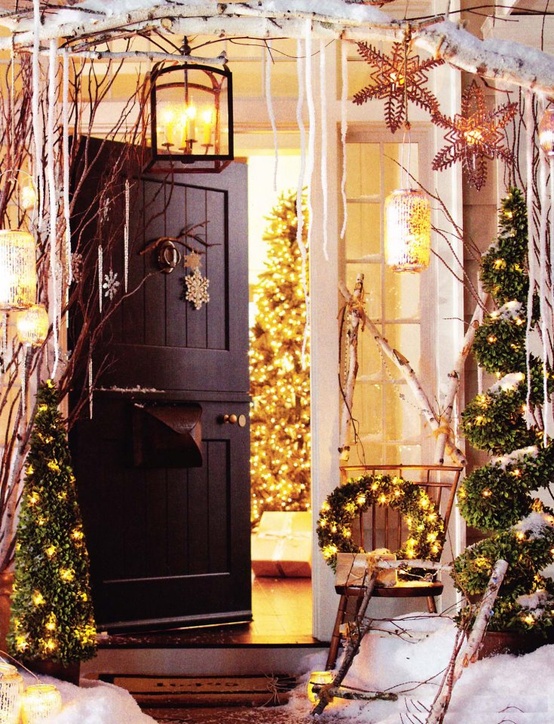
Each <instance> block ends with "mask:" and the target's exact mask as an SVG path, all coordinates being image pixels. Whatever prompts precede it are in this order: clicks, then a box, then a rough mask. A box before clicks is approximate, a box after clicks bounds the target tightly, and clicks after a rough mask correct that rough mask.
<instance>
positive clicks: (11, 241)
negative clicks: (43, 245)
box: [0, 229, 37, 310]
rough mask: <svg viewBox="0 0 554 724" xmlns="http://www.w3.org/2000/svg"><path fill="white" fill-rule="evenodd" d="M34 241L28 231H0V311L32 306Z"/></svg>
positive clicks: (34, 263) (35, 278)
mask: <svg viewBox="0 0 554 724" xmlns="http://www.w3.org/2000/svg"><path fill="white" fill-rule="evenodd" d="M36 293H37V269H36V250H35V240H34V239H33V236H32V235H31V234H29V232H28V231H12V230H11V229H2V230H0V309H5V310H10V309H26V308H27V307H30V306H31V305H32V304H34V303H35V300H36Z"/></svg>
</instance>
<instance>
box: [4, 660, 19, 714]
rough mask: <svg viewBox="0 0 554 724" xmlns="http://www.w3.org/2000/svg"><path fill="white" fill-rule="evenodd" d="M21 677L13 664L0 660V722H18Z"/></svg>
mask: <svg viewBox="0 0 554 724" xmlns="http://www.w3.org/2000/svg"><path fill="white" fill-rule="evenodd" d="M22 691H23V677H22V676H21V674H19V673H18V671H17V669H16V667H15V666H12V664H7V663H4V662H0V723H1V724H18V722H19V711H20V707H21V693H22Z"/></svg>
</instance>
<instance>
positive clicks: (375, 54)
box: [352, 42, 444, 133]
mask: <svg viewBox="0 0 554 724" xmlns="http://www.w3.org/2000/svg"><path fill="white" fill-rule="evenodd" d="M358 52H359V53H360V55H361V56H362V58H363V59H364V60H365V61H366V62H367V63H369V65H373V66H375V70H374V71H373V72H372V73H371V75H370V79H371V82H370V83H369V84H368V85H367V86H366V87H365V88H362V90H359V91H358V92H357V93H354V95H353V97H352V100H353V101H354V103H356V104H357V105H362V103H365V102H366V101H369V100H372V99H378V100H384V101H385V123H386V124H387V126H388V128H389V129H390V130H391V131H392V133H394V132H395V131H397V130H398V129H399V128H400V126H402V125H403V124H404V123H405V122H407V116H408V110H407V101H411V102H412V103H415V104H416V105H417V106H419V107H420V108H423V109H425V110H428V111H429V112H430V113H431V115H433V114H434V113H436V112H437V111H438V107H439V103H438V101H437V99H436V98H435V96H434V95H433V94H432V93H431V91H429V90H428V89H427V88H425V87H424V86H425V83H426V82H427V76H426V73H427V71H429V70H431V69H432V68H435V67H436V66H438V65H441V64H442V63H443V62H444V61H443V60H441V59H439V58H429V59H428V60H424V61H420V59H419V56H418V55H410V53H409V48H408V42H404V43H394V44H393V46H392V52H391V54H390V55H387V54H386V53H382V52H381V51H379V50H377V49H376V48H374V47H373V46H371V45H368V44H367V43H363V42H361V43H358Z"/></svg>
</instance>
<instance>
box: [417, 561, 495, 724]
mask: <svg viewBox="0 0 554 724" xmlns="http://www.w3.org/2000/svg"><path fill="white" fill-rule="evenodd" d="M507 570H508V563H507V561H504V560H499V561H497V562H496V563H495V565H494V568H493V570H492V573H491V577H490V579H489V582H488V585H487V588H486V591H485V593H484V595H483V598H482V599H481V603H480V604H479V608H478V610H477V615H476V618H475V623H474V625H473V628H472V630H471V633H470V635H469V638H468V640H467V643H466V645H465V647H464V649H463V651H462V653H461V654H460V655H459V656H457V657H456V658H455V660H454V662H453V663H452V666H453V671H449V672H447V675H446V676H445V678H444V680H443V684H442V686H441V688H440V689H439V692H438V694H437V696H436V697H435V701H434V702H433V706H432V707H431V711H430V712H429V716H428V718H427V721H426V724H441V722H443V721H444V717H445V715H446V712H447V709H448V706H449V704H450V699H451V698H452V689H453V687H454V685H455V683H456V682H457V681H458V679H459V678H460V676H461V675H462V673H463V670H464V668H466V667H467V666H468V665H469V664H470V663H472V662H473V661H475V659H476V657H477V652H478V651H479V647H480V645H481V642H482V640H483V637H484V635H485V633H486V630H487V625H488V623H489V619H490V617H491V613H492V607H493V606H494V602H495V601H496V597H497V595H498V590H499V588H500V586H501V585H502V581H503V580H504V576H505V575H506V571H507Z"/></svg>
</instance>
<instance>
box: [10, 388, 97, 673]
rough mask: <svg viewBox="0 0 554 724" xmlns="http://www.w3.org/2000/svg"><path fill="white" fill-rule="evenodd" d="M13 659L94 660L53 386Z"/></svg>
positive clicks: (29, 510) (13, 626) (19, 568)
mask: <svg viewBox="0 0 554 724" xmlns="http://www.w3.org/2000/svg"><path fill="white" fill-rule="evenodd" d="M8 645H9V649H10V653H11V654H12V655H13V656H14V657H16V658H18V659H20V660H23V661H25V662H28V663H29V664H31V665H32V662H33V661H37V660H50V661H53V662H57V663H59V664H61V665H69V664H72V663H75V662H79V661H84V660H86V659H89V658H91V657H92V656H93V655H94V652H95V650H96V627H95V622H94V613H93V605H92V599H91V592H90V585H89V559H88V552H87V548H86V543H85V535H84V532H83V524H82V520H81V514H80V509H79V503H78V500H77V490H76V486H75V478H74V476H73V472H72V467H71V459H70V454H69V447H68V442H67V432H66V429H65V426H64V423H63V420H62V417H61V414H60V412H59V410H58V395H57V389H56V386H55V384H54V383H53V382H52V381H51V380H48V381H46V382H44V383H42V385H41V386H40V388H39V390H38V393H37V408H36V412H35V417H34V424H33V432H32V435H31V441H30V448H29V454H28V457H27V468H26V475H25V485H24V491H23V499H22V503H21V511H20V515H19V522H18V527H17V543H16V552H15V583H14V594H13V597H12V605H11V619H10V631H9V634H8Z"/></svg>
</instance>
